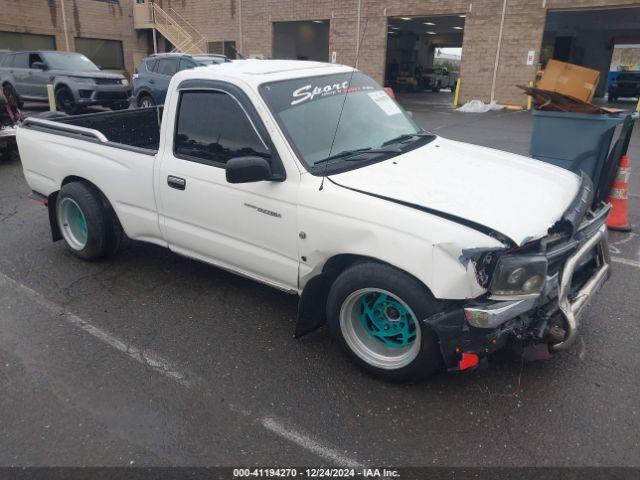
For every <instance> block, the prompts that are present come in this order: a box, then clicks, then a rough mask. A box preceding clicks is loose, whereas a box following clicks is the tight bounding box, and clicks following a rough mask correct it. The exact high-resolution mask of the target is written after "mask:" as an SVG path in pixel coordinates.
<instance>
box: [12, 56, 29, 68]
mask: <svg viewBox="0 0 640 480" xmlns="http://www.w3.org/2000/svg"><path fill="white" fill-rule="evenodd" d="M13 58H14V60H13V66H14V67H15V68H29V54H28V53H16V54H15V55H14V56H13Z"/></svg>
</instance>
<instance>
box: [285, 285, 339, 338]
mask: <svg viewBox="0 0 640 480" xmlns="http://www.w3.org/2000/svg"><path fill="white" fill-rule="evenodd" d="M330 281H331V276H330V275H325V274H323V275H318V276H316V277H313V278H312V279H311V280H309V282H308V283H307V285H306V286H305V288H304V290H303V291H302V295H300V301H299V302H298V318H297V320H296V329H295V332H294V334H293V338H300V337H302V336H303V335H306V334H308V333H311V332H313V331H314V330H317V329H318V328H320V327H321V326H322V325H324V324H325V323H327V293H328V291H329V282H330Z"/></svg>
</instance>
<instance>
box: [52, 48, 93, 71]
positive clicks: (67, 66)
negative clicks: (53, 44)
mask: <svg viewBox="0 0 640 480" xmlns="http://www.w3.org/2000/svg"><path fill="white" fill-rule="evenodd" d="M45 59H46V60H47V64H48V65H49V68H50V69H51V70H72V71H74V72H99V71H100V69H99V68H98V67H96V65H95V64H94V63H93V62H92V61H91V60H89V59H88V58H87V57H85V56H84V55H82V54H80V53H64V52H47V53H46V54H45Z"/></svg>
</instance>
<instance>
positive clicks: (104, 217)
mask: <svg viewBox="0 0 640 480" xmlns="http://www.w3.org/2000/svg"><path fill="white" fill-rule="evenodd" d="M56 219H57V221H58V228H59V229H60V233H62V237H63V238H64V241H65V243H66V244H67V247H68V248H69V250H71V252H72V253H73V254H74V255H76V256H77V257H80V258H82V259H83V260H97V259H99V258H103V257H106V256H110V255H113V254H114V253H115V252H116V251H117V249H118V247H119V246H120V242H121V240H122V236H123V232H122V227H121V226H120V222H119V221H118V219H117V217H116V216H115V213H113V211H111V209H110V208H109V207H108V206H107V205H106V202H105V201H104V200H103V198H102V197H101V195H100V193H99V192H98V191H97V190H96V189H95V188H93V187H91V186H89V185H87V184H85V183H81V182H72V183H68V184H67V185H65V186H64V187H62V189H61V190H60V193H59V194H58V198H57V200H56Z"/></svg>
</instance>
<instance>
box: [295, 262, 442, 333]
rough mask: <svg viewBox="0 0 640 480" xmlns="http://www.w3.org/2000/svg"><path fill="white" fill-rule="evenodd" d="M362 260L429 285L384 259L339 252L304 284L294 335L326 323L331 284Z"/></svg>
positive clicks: (426, 288)
mask: <svg viewBox="0 0 640 480" xmlns="http://www.w3.org/2000/svg"><path fill="white" fill-rule="evenodd" d="M362 262H371V263H379V264H382V265H388V266H390V267H393V268H396V269H398V270H400V271H402V272H403V273H405V274H407V275H409V276H411V277H412V278H415V279H416V281H418V282H419V283H420V284H421V285H422V286H423V287H424V288H425V290H426V291H428V292H430V289H429V287H428V286H427V285H426V284H425V283H424V282H423V281H422V280H420V279H419V278H416V277H415V275H412V274H411V273H409V272H407V271H406V270H403V269H402V268H399V267H397V266H395V265H392V264H390V263H388V262H385V261H384V260H380V259H378V258H375V257H370V256H367V255H359V254H352V253H341V254H337V255H334V256H332V257H330V258H329V259H328V260H327V261H326V262H325V263H324V265H323V267H322V271H321V272H320V273H319V274H317V275H315V276H314V277H312V278H311V279H310V280H309V281H308V282H307V283H306V284H305V286H304V289H303V290H302V293H301V294H300V300H299V302H298V313H297V319H296V328H295V333H294V337H295V338H299V337H302V336H304V335H306V334H308V333H311V332H312V331H314V330H316V329H318V328H320V327H321V326H322V325H324V324H325V323H326V307H327V297H328V295H329V290H330V289H331V285H332V284H333V282H334V281H335V279H336V278H338V275H340V274H341V273H342V272H344V271H345V270H346V269H347V268H349V267H351V266H353V265H355V264H357V263H362Z"/></svg>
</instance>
